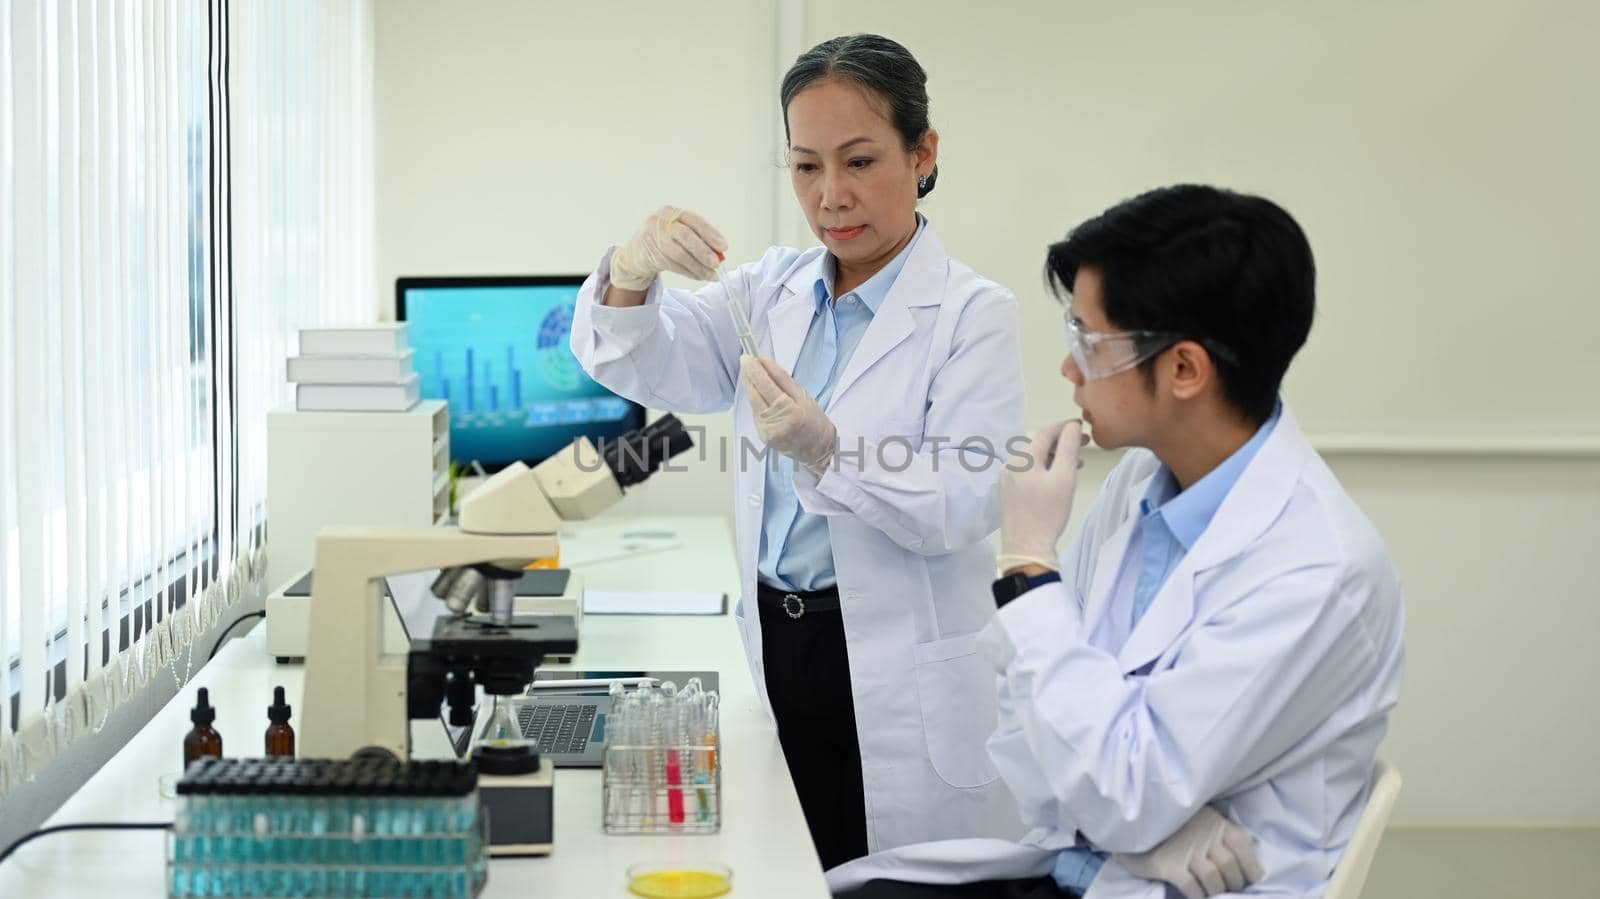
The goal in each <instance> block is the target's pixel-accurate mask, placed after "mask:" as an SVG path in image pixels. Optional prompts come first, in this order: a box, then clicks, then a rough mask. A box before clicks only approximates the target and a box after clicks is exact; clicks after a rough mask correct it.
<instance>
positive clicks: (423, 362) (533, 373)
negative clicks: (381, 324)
mask: <svg viewBox="0 0 1600 899" xmlns="http://www.w3.org/2000/svg"><path fill="white" fill-rule="evenodd" d="M584 277H585V276H584V275H515V276H495V277H489V276H477V277H433V278H413V277H407V278H399V279H397V280H396V281H395V317H396V319H398V320H400V321H404V322H408V323H409V324H410V328H409V329H408V330H409V331H410V338H411V346H412V348H414V349H415V350H416V355H415V356H414V357H413V359H414V364H415V365H416V370H417V373H418V374H419V375H421V376H422V395H423V396H424V397H425V398H428V399H442V400H446V401H448V402H449V404H450V457H451V460H452V461H455V462H459V463H461V464H463V465H466V464H470V463H472V462H477V463H479V464H480V465H482V466H483V467H484V469H485V470H488V471H495V470H498V469H500V468H503V467H505V466H506V465H509V464H510V463H512V462H516V461H522V462H526V463H528V464H529V465H535V464H538V463H539V462H540V461H542V460H544V459H545V458H547V457H549V456H550V455H551V454H552V453H554V452H556V451H557V450H559V449H561V448H562V447H564V446H566V445H567V444H569V443H571V442H572V441H573V440H576V439H577V438H578V437H579V436H587V437H588V438H589V439H590V440H591V441H593V442H594V443H595V444H596V445H597V446H598V445H600V444H601V442H602V441H605V442H612V441H614V440H615V438H617V437H620V436H622V435H623V434H625V433H627V432H629V431H632V430H635V429H637V428H640V427H643V426H644V418H645V412H644V407H643V406H640V405H639V404H638V403H634V402H631V401H629V400H626V399H623V398H622V397H619V396H617V395H616V394H614V393H612V392H611V391H609V390H607V389H606V388H604V387H602V386H600V385H599V384H597V383H595V382H594V380H592V379H591V378H590V377H589V376H588V375H586V374H584V371H583V369H582V368H581V367H580V366H579V365H578V360H577V359H576V358H574V357H573V355H572V350H571V348H570V347H569V346H568V343H567V338H568V335H569V333H570V332H571V329H572V312H573V309H574V308H575V306H576V304H577V299H578V288H579V287H580V286H581V285H582V284H583V280H584Z"/></svg>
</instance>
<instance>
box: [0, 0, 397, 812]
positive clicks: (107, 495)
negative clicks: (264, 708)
mask: <svg viewBox="0 0 1600 899" xmlns="http://www.w3.org/2000/svg"><path fill="white" fill-rule="evenodd" d="M371 33H372V28H371V8H370V4H369V2H368V0H282V2H280V0H59V2H53V0H3V2H0V796H3V795H4V794H5V793H6V792H7V791H8V790H9V789H10V788H11V787H13V786H15V785H16V784H19V783H21V782H23V781H26V780H28V779H30V778H32V777H34V776H36V775H38V774H39V773H40V772H41V771H43V770H45V768H46V766H47V765H48V763H49V761H50V760H51V758H52V757H53V756H54V755H55V754H56V753H58V752H59V751H60V750H61V749H62V748H64V747H65V746H67V745H68V744H70V743H71V742H72V741H73V740H75V739H77V738H78V737H80V736H82V735H83V734H86V733H90V732H93V731H95V730H97V729H98V728H99V727H101V726H102V725H103V724H104V723H105V721H106V718H107V716H108V715H109V714H110V713H111V711H112V710H114V709H115V708H116V707H118V706H119V705H121V704H123V703H126V702H127V701H128V700H129V699H130V698H131V697H133V696H136V695H137V694H138V693H139V691H140V690H142V689H144V688H145V686H146V684H147V683H148V682H149V681H150V679H151V678H152V677H153V676H155V675H156V674H157V673H158V672H160V671H161V670H162V669H166V668H170V669H171V671H172V672H173V673H174V674H175V676H176V677H177V679H178V681H179V683H182V682H183V681H184V680H186V679H187V678H188V677H189V676H190V675H191V674H192V672H193V670H194V667H195V666H196V665H197V664H199V660H196V659H195V658H194V653H195V651H196V649H197V644H196V640H197V638H198V637H200V636H202V635H205V634H207V633H208V632H210V631H211V630H212V628H213V626H214V625H215V624H217V622H218V618H219V617H220V616H222V615H223V614H224V613H225V610H226V609H227V607H228V606H230V605H233V604H234V603H236V602H238V601H239V600H240V599H241V598H243V597H246V596H249V595H251V594H259V590H260V586H261V585H260V583H259V578H260V573H261V572H262V571H263V570H264V553H265V552H266V551H267V549H268V545H267V542H266V538H267V537H268V535H269V534H270V530H269V529H268V528H267V527H266V526H265V524H266V523H264V522H263V513H264V501H265V493H266V489H265V477H266V441H265V417H266V412H267V410H268V409H271V408H273V407H276V406H279V405H282V404H284V403H285V402H286V401H287V400H288V399H289V394H288V388H287V385H286V384H285V382H284V363H283V359H284V356H285V354H286V353H289V352H292V351H293V347H294V343H293V340H294V338H293V335H294V332H295V331H296V329H298V328H299V327H302V326H305V325H311V324H326V323H349V322H360V321H370V320H372V319H373V318H374V317H375V312H376V292H375V290H374V284H373V274H372V272H373V256H372V252H373V247H372V232H373V228H372V190H371V184H372V180H371V173H372V158H371V157H372V146H371V134H372V128H371V117H372V100H371V97H372V91H371V71H372V41H371ZM207 649H209V645H208V644H204V643H202V644H199V645H198V650H199V651H200V652H201V653H202V654H203V653H204V652H205V651H206V650H207ZM202 659H203V655H202Z"/></svg>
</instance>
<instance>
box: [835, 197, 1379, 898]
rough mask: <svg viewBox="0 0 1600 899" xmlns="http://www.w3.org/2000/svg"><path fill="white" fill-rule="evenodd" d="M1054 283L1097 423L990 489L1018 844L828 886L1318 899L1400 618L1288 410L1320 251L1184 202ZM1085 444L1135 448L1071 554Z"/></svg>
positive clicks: (977, 843)
mask: <svg viewBox="0 0 1600 899" xmlns="http://www.w3.org/2000/svg"><path fill="white" fill-rule="evenodd" d="M1048 269H1049V273H1050V277H1051V279H1052V281H1053V283H1054V285H1055V286H1056V287H1057V288H1058V289H1059V290H1064V291H1065V292H1066V293H1068V294H1070V303H1069V304H1068V309H1067V339H1068V346H1069V350H1070V352H1069V354H1068V356H1067V358H1066V359H1065V360H1064V361H1063V362H1062V374H1063V375H1064V376H1066V378H1067V379H1068V380H1070V381H1071V382H1072V383H1073V386H1074V399H1075V400H1076V402H1077V403H1078V405H1079V406H1080V407H1082V409H1083V420H1082V422H1081V423H1080V422H1079V421H1067V422H1063V423H1059V424H1056V425H1053V426H1051V427H1048V428H1045V429H1044V430H1043V431H1041V432H1039V433H1038V434H1036V435H1034V437H1033V440H1032V442H1031V444H1030V445H1029V447H1028V450H1027V453H1026V454H1025V455H1021V456H1018V457H1017V458H1015V459H1013V461H1012V463H1011V464H1010V465H1008V467H1007V470H1006V471H1005V472H1004V473H1003V474H1002V477H1001V556H1000V560H999V565H1000V567H1001V569H1002V571H1003V575H1002V577H1001V578H1000V580H998V581H997V582H996V583H995V586H994V594H995V600H996V602H997V604H998V605H999V607H1000V608H999V611H998V613H997V614H996V617H995V620H994V621H993V623H992V624H991V625H990V626H989V628H988V629H987V630H985V632H984V634H983V636H982V638H981V639H980V650H981V652H982V653H983V654H984V656H985V657H986V658H988V659H989V660H990V661H991V663H992V664H993V666H994V670H995V671H996V672H997V673H998V675H999V676H998V689H999V697H1000V723H999V728H998V730H997V731H996V732H995V733H994V735H993V736H992V737H991V738H990V740H989V751H990V754H991V756H992V757H993V758H994V761H995V763H996V765H997V766H998V767H999V769H1000V772H1001V775H1002V776H1003V777H1004V779H1005V781H1006V783H1007V785H1008V786H1009V787H1010V788H1011V791H1012V793H1013V794H1014V796H1015V798H1016V799H1017V802H1018V805H1019V807H1020V808H1021V811H1022V815H1023V818H1024V820H1025V822H1026V823H1027V824H1028V826H1029V827H1030V828H1031V830H1030V831H1029V832H1028V834H1027V835H1025V836H1024V838H1023V840H1022V845H1020V846H1006V845H1005V844H1002V843H1001V842H1000V841H994V840H973V841H947V842H946V843H942V844H923V846H921V847H908V848H906V849H903V850H898V851H897V852H898V854H894V853H890V854H883V855H880V856H878V857H868V858H866V859H861V860H859V861H857V862H854V863H852V864H851V865H846V866H844V867H842V868H840V869H836V870H835V871H833V872H830V875H829V882H830V884H831V885H832V886H833V888H834V889H835V890H836V891H848V892H845V895H850V896H859V897H890V896H893V897H907V896H940V897H955V896H961V897H980V896H985V897H987V896H1008V897H1013V896H1030V897H1032V896H1037V897H1045V896H1052V897H1054V896H1079V895H1081V896H1085V897H1087V899H1102V897H1117V899H1122V897H1139V899H1160V897H1163V896H1165V895H1167V886H1166V884H1163V883H1162V882H1161V881H1166V882H1167V883H1168V884H1171V885H1173V886H1174V887H1177V888H1179V889H1180V891H1181V892H1184V893H1185V894H1186V895H1197V894H1200V893H1201V892H1204V893H1216V892H1220V891H1221V890H1222V889H1224V888H1225V889H1227V890H1229V891H1245V892H1249V893H1257V894H1269V895H1282V896H1290V895H1292V896H1306V895H1319V894H1320V893H1321V892H1322V890H1323V889H1324V888H1325V887H1326V885H1327V882H1328V880H1329V878H1330V877H1331V875H1332V873H1333V870H1334V867H1335V866H1336V865H1337V864H1338V863H1339V858H1340V855H1341V853H1342V852H1343V850H1344V848H1345V845H1346V844H1347V843H1348V841H1349V839H1350V837H1351V835H1352V833H1353V832H1354V830H1355V826H1356V821H1357V819H1358V818H1359V816H1360V815H1361V812H1362V809H1363V807H1364V806H1365V804H1366V799H1367V795H1368V792H1369V783H1370V781H1371V778H1372V773H1373V769H1374V766H1375V763H1376V758H1377V750H1378V744H1379V742H1380V741H1381V740H1382V738H1383V734H1384V731H1385V729H1386V727H1387V719H1388V714H1389V710H1390V709H1392V708H1393V707H1394V705H1395V702H1396V700H1397V698H1398V696H1399V692H1400V679H1401V667H1402V656H1403V650H1402V643H1401V637H1402V630H1403V625H1404V618H1405V612H1404V604H1403V600H1402V598H1401V590H1400V579H1399V576H1398V574H1397V573H1396V571H1395V568H1394V565H1393V564H1392V563H1391V561H1390V559H1389V555H1388V553H1387V551H1386V550H1385V549H1384V546H1383V542H1382V541H1381V540H1380V539H1379V537H1378V533H1377V531H1376V530H1375V529H1374V528H1373V526H1372V524H1371V523H1370V522H1369V521H1368V520H1367V519H1366V518H1365V517H1364V516H1363V515H1362V513H1361V511H1360V510H1359V509H1358V508H1357V507H1356V505H1355V503H1354V502H1352V501H1351V499H1350V497H1349V496H1348V495H1346V494H1345V492H1344V490H1343V488H1341V487H1340V485H1339V482H1338V481H1337V480H1336V479H1335V478H1334V476H1333V474H1332V472H1331V471H1329V469H1328V467H1327V465H1326V464H1325V463H1324V462H1323V461H1322V459H1321V458H1320V457H1319V456H1318V455H1317V453H1316V452H1315V450H1313V449H1312V448H1311V445H1310V444H1309V443H1308V442H1307V440H1306V437H1305V435H1304V434H1302V433H1301V431H1300V428H1299V426H1298V425H1297V424H1296V423H1295V420H1294V417H1293V416H1292V415H1291V414H1290V412H1289V410H1288V409H1286V408H1285V407H1284V405H1283V403H1282V401H1281V400H1280V399H1279V398H1278V388H1279V384H1280V383H1281V381H1282V379H1283V375H1284V372H1285V371H1286V370H1287V369H1288V367H1289V361H1290V359H1291V358H1293V356H1294V354H1295V353H1296V351H1298V350H1299V348H1300V347H1301V345H1302V344H1303V343H1304V342H1305V339H1306V335H1307V334H1308V332H1309V331H1310V327H1311V319H1312V312H1313V308H1314V305H1315V304H1314V281H1315V269H1314V266H1313V262H1312V257H1311V249H1310V246H1309V245H1308V244H1307V242H1306V238H1305V235H1304V234H1303V233H1302V232H1301V230H1300V228H1299V226H1298V225H1297V224H1296V223H1295V221H1294V220H1293V219H1292V218H1291V217H1290V216H1289V215H1288V213H1286V212H1284V210H1282V209H1281V208H1279V207H1278V206H1276V205H1274V204H1273V203H1271V202H1269V201H1267V200H1264V199H1261V198H1259V197H1251V196H1244V195H1240V194H1236V193H1231V192H1228V191H1223V190H1217V189H1214V188H1209V187H1198V186H1178V187H1169V188H1164V189H1160V190H1155V191H1152V192H1150V193H1146V194H1144V195H1142V196H1139V197H1136V198H1134V199H1132V200H1129V201H1127V202H1124V203H1122V204H1120V205H1118V206H1116V207H1113V208H1112V209H1110V210H1109V211H1107V212H1105V213H1104V214H1102V215H1100V216H1098V217H1096V218H1094V219H1091V220H1089V221H1088V222H1085V223H1084V224H1082V225H1080V226H1079V227H1078V228H1076V229H1075V230H1073V231H1072V233H1071V234H1069V235H1068V237H1067V239H1066V240H1064V241H1062V242H1060V243H1058V244H1055V245H1054V246H1052V247H1051V248H1050V251H1049V258H1048ZM1084 424H1087V425H1088V426H1089V428H1090V429H1091V431H1090V433H1091V434H1092V437H1093V439H1094V441H1095V442H1096V443H1098V444H1099V445H1100V446H1102V447H1105V448H1107V449H1115V448H1121V447H1127V448H1129V452H1127V453H1126V454H1125V455H1124V457H1123V458H1122V460H1121V462H1120V463H1119V464H1118V465H1117V466H1116V468H1115V469H1114V470H1113V471H1112V472H1111V474H1110V476H1109V477H1108V478H1107V479H1106V483H1105V486H1104V489H1103V490H1102V491H1101V493H1100V495H1099V497H1097V498H1096V500H1095V502H1094V505H1093V506H1092V507H1091V508H1090V509H1089V511H1088V514H1087V517H1086V520H1085V522H1084V525H1083V528H1082V530H1081V531H1079V532H1078V533H1077V534H1076V535H1075V536H1074V537H1073V539H1072V540H1071V542H1070V543H1069V544H1068V546H1067V550H1066V552H1065V553H1062V554H1061V555H1060V556H1059V557H1057V555H1056V545H1057V542H1058V540H1059V538H1060V536H1061V535H1062V532H1063V531H1064V530H1065V528H1066V525H1067V520H1068V517H1069V515H1070V513H1071V510H1072V500H1073V493H1074V491H1075V489H1076V486H1077V474H1078V468H1079V465H1080V463H1079V460H1078V451H1079V447H1080V445H1081V444H1082V442H1085V438H1083V436H1082V435H1083V425H1084ZM1236 828H1242V829H1243V832H1244V833H1247V834H1248V835H1249V837H1252V838H1253V840H1254V847H1253V848H1254V856H1253V858H1251V857H1250V856H1249V853H1244V852H1240V853H1235V852H1233V851H1232V850H1233V849H1239V848H1248V847H1239V846H1238V845H1237V843H1236V842H1235V841H1233V839H1232V837H1233V836H1235V835H1236V831H1235V829H1236ZM963 843H965V844H966V845H962V844H963ZM1213 858H1214V859H1218V860H1220V861H1218V863H1216V864H1212V863H1210V862H1209V861H1208V859H1213ZM950 859H958V860H960V863H959V864H958V865H955V866H952V865H950V864H948V860H950ZM1255 859H1258V860H1259V869H1258V870H1247V869H1249V868H1253V867H1254V864H1253V862H1254V860H1255ZM936 860H938V861H937V862H936ZM1241 860H1242V861H1241ZM952 868H958V869H959V873H954V874H952ZM941 870H942V872H943V873H941ZM974 880H978V881H984V882H981V883H978V882H972V881H974ZM896 881H924V883H905V882H896ZM927 881H942V882H943V883H944V884H945V885H941V886H927V885H925V883H926V882H927ZM951 881H962V882H961V883H960V885H959V886H953V885H949V884H950V882H951ZM1197 881H1199V882H1198V883H1197ZM1247 884H1248V887H1247Z"/></svg>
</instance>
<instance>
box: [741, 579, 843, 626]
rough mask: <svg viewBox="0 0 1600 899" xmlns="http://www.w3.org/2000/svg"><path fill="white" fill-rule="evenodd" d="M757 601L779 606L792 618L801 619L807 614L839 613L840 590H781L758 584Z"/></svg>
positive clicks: (833, 588) (832, 588)
mask: <svg viewBox="0 0 1600 899" xmlns="http://www.w3.org/2000/svg"><path fill="white" fill-rule="evenodd" d="M756 601H757V602H759V603H761V604H762V605H769V606H777V607H778V608H780V609H782V610H783V613H784V614H785V615H788V616H789V617H790V618H800V617H801V616H803V615H805V614H806V613H807V612H837V611H839V588H837V587H828V588H827V589H825V590H779V589H777V588H776V587H768V586H767V585H766V584H757V585H756Z"/></svg>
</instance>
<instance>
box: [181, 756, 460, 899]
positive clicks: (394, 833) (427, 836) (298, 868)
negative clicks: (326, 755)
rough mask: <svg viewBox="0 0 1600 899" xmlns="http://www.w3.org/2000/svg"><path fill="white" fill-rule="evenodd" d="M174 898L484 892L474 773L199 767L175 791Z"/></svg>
mask: <svg viewBox="0 0 1600 899" xmlns="http://www.w3.org/2000/svg"><path fill="white" fill-rule="evenodd" d="M178 800H179V810H178V814H177V816H176V818H175V820H174V824H173V829H172V831H171V832H170V834H169V835H168V838H167V894H168V895H169V896H174V897H178V896H182V897H188V896H438V897H450V899H469V897H472V896H476V895H478V894H479V893H480V892H481V891H482V890H483V887H484V884H485V883H487V881H488V870H489V869H488V865H489V856H488V852H487V849H488V845H489V831H488V827H489V822H488V816H487V815H486V814H483V813H482V811H481V809H480V805H479V802H478V774H477V770H476V768H475V767H473V766H471V765H463V764H459V763H456V762H425V761H417V762H404V763H402V762H397V761H393V760H376V759H350V760H331V759H330V760H322V759H201V760H198V761H196V762H194V763H193V764H191V765H190V766H189V769H188V770H187V771H186V772H184V775H183V779H182V780H180V781H179V782H178Z"/></svg>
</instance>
